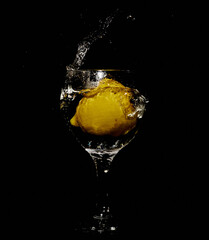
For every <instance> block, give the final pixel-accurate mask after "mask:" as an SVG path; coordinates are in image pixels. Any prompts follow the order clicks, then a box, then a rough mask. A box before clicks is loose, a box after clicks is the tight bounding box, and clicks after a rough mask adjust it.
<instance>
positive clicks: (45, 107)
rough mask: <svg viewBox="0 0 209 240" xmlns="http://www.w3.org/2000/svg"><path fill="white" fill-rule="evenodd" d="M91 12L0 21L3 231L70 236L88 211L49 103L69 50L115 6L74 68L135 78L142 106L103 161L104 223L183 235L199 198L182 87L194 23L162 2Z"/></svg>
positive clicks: (192, 73)
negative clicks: (107, 185)
mask: <svg viewBox="0 0 209 240" xmlns="http://www.w3.org/2000/svg"><path fill="white" fill-rule="evenodd" d="M99 5H100V4H98V5H93V6H90V5H87V4H86V5H83V4H80V6H79V4H78V5H77V6H76V4H74V5H71V4H70V3H68V4H66V3H65V4H63V5H62V4H58V3H57V4H54V5H52V4H50V6H49V5H48V6H41V5H39V6H38V5H33V4H30V5H28V6H27V5H23V6H20V5H19V4H18V6H14V5H13V6H12V9H10V11H9V13H8V15H7V19H10V20H11V23H10V25H9V27H8V28H7V31H8V35H7V36H8V37H9V40H8V43H9V44H8V50H9V52H11V53H12V55H11V58H10V60H11V72H10V74H9V82H10V83H12V86H11V88H12V90H11V93H10V94H11V96H10V97H9V98H10V99H11V102H10V110H11V111H12V113H11V116H12V117H10V119H9V121H8V122H9V125H10V127H9V129H11V131H10V132H9V133H10V134H9V136H8V139H7V142H8V143H9V146H10V147H9V149H10V150H9V151H8V153H7V156H6V160H7V162H8V163H9V167H8V174H7V177H8V179H7V181H6V182H7V183H8V187H7V189H8V191H7V192H8V203H9V207H8V216H9V220H10V226H11V228H10V233H14V234H16V235H20V236H24V235H25V236H40V233H41V231H43V233H42V236H54V235H56V236H59V237H60V236H64V235H66V234H67V236H68V235H69V236H70V235H71V230H72V226H73V224H74V223H75V222H76V221H77V220H78V219H80V218H81V217H82V216H86V215H88V214H89V213H90V212H91V209H92V208H93V206H94V192H95V175H94V174H95V172H94V166H93V162H92V160H91V159H90V157H89V156H88V154H87V152H85V151H84V150H83V149H82V148H81V146H80V145H79V144H78V143H77V142H76V141H75V139H74V138H73V136H72V135H71V134H70V133H69V132H67V130H66V127H65V125H64V122H63V120H62V118H61V116H60V112H59V96H60V88H61V86H62V84H63V82H64V79H65V74H66V69H65V67H66V65H69V64H70V63H72V62H73V60H74V58H75V54H76V51H77V45H78V43H79V42H80V41H81V40H82V39H83V38H84V37H85V36H87V35H88V34H89V33H90V32H91V31H92V30H94V29H96V28H97V26H98V23H99V20H100V19H102V20H103V19H104V18H105V17H106V16H108V15H110V14H111V13H112V12H113V11H114V10H115V9H116V8H119V9H120V10H121V13H120V14H119V15H118V16H117V17H116V18H115V19H114V20H113V23H112V24H111V25H110V27H109V29H108V31H107V35H106V36H105V37H104V38H103V39H99V40H98V41H97V42H96V43H94V44H93V45H92V46H91V49H90V50H89V52H88V53H87V55H86V58H85V63H84V66H83V68H123V69H133V70H135V71H138V72H139V79H138V82H137V87H138V89H140V90H141V92H142V93H143V94H144V95H145V96H146V97H147V98H148V99H149V103H148V105H147V111H146V112H145V115H144V118H143V119H142V127H141V130H140V132H139V134H138V136H137V137H136V139H135V140H134V141H133V142H131V143H130V144H129V145H128V146H127V147H125V148H124V149H123V150H121V151H120V152H119V153H118V155H117V156H116V157H115V159H114V162H113V166H112V170H111V178H112V186H111V193H112V200H113V205H114V209H115V214H116V215H117V216H118V217H119V219H120V222H121V225H122V226H123V232H124V233H127V234H130V231H131V232H132V233H137V234H138V235H139V236H141V235H143V234H146V235H147V236H149V235H152V234H154V235H155V236H173V235H178V233H180V231H181V230H185V231H184V232H185V233H188V232H190V233H191V232H192V233H193V231H194V230H195V229H196V218H195V216H196V214H198V213H199V212H201V210H200V206H199V203H200V202H202V201H205V197H206V194H205V193H204V191H202V183H203V182H204V181H205V175H204V174H201V171H202V168H201V166H200V165H201V164H197V163H199V158H198V155H197V154H196V150H195V149H196V147H195V142H194V139H195V137H194V132H195V130H194V126H195V125H196V124H197V118H198V117H197V115H196V110H194V109H197V108H198V102H197V101H196V100H197V99H196V98H195V96H196V92H198V89H197V88H196V83H197V81H195V80H194V81H193V79H196V77H197V76H199V72H200V68H201V66H202V65H204V64H205V63H204V62H203V60H202V56H203V55H204V52H205V42H206V31H207V30H206V29H207V28H206V26H205V15H204V13H202V14H201V17H200V18H199V17H198V15H199V13H200V12H199V9H198V8H195V6H193V7H194V8H192V10H191V9H190V8H189V7H190V6H187V8H183V6H176V5H174V4H172V3H169V4H168V3H167V4H159V3H158V4H157V3H156V4H151V3H144V2H141V3H139V4H135V5H131V6H130V7H127V6H121V5H118V6H112V5H111V7H110V6H108V4H106V5H105V6H102V5H101V6H99ZM16 7H18V8H16ZM129 15H131V16H132V18H131V17H129V18H127V16H129ZM11 88H10V89H11ZM14 110H15V111H14ZM11 146H12V147H11ZM194 156H195V157H194ZM194 226H195V227H194ZM29 238H30V237H29ZM72 239H76V238H72Z"/></svg>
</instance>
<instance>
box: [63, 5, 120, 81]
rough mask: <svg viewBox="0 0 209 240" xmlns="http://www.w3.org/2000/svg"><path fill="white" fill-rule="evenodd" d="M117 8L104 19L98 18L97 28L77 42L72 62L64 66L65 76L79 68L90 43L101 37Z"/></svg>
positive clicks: (104, 33)
mask: <svg viewBox="0 0 209 240" xmlns="http://www.w3.org/2000/svg"><path fill="white" fill-rule="evenodd" d="M118 12H119V9H116V10H115V11H114V12H113V13H112V14H111V15H110V16H108V17H106V19H105V20H104V21H101V20H100V25H99V28H98V29H97V30H95V31H93V32H91V33H90V34H89V35H88V36H87V37H85V38H84V39H83V40H82V41H81V42H80V43H79V44H78V50H77V53H76V56H75V59H74V61H73V63H72V64H70V65H69V66H67V67H66V69H67V76H68V77H70V75H71V71H73V70H75V69H79V68H80V67H81V66H82V65H83V61H84V58H85V56H86V54H87V52H88V51H89V49H90V47H91V45H92V44H93V43H94V42H95V41H97V40H98V39H100V38H103V37H104V36H105V35H106V33H107V29H108V28H109V26H110V24H111V23H112V21H113V19H114V18H115V16H116V14H117V13H118Z"/></svg>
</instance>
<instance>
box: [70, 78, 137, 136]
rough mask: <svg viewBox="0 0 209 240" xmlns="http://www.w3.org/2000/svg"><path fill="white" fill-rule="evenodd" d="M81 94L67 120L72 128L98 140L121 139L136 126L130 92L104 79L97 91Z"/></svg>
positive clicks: (88, 90)
mask: <svg viewBox="0 0 209 240" xmlns="http://www.w3.org/2000/svg"><path fill="white" fill-rule="evenodd" d="M80 94H82V95H83V98H82V99H81V100H80V102H79V104H78V106H77V108H76V113H75V115H74V116H73V117H72V118H71V120H70V123H71V125H73V126H74V127H80V128H81V129H82V131H83V132H87V133H89V134H93V135H98V136H103V135H111V136H120V135H125V134H127V133H128V132H129V131H131V130H132V129H133V128H134V127H135V126H136V122H137V115H133V116H132V115H131V113H133V112H134V106H133V104H132V103H131V101H130V100H131V98H132V95H133V94H132V91H131V89H130V88H128V87H125V86H124V85H122V84H121V83H119V82H117V81H116V80H113V79H110V78H104V79H102V80H101V81H100V82H99V85H98V86H97V87H96V88H93V89H85V90H82V91H81V92H80ZM130 115H131V117H130Z"/></svg>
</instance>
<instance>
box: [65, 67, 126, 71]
mask: <svg viewBox="0 0 209 240" xmlns="http://www.w3.org/2000/svg"><path fill="white" fill-rule="evenodd" d="M66 68H68V67H66ZM67 71H73V72H100V71H101V72H102V71H104V72H131V70H129V69H119V68H86V69H67Z"/></svg>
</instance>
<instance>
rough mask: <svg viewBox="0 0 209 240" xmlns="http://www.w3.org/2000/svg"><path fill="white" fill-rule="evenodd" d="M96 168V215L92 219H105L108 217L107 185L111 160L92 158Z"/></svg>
mask: <svg viewBox="0 0 209 240" xmlns="http://www.w3.org/2000/svg"><path fill="white" fill-rule="evenodd" d="M93 160H94V163H95V167H96V177H97V193H96V194H97V195H96V214H95V216H94V218H97V219H106V218H109V217H110V206H109V204H110V202H109V185H110V173H109V170H110V167H111V162H112V161H111V160H109V159H108V158H103V157H99V158H95V157H94V158H93Z"/></svg>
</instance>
